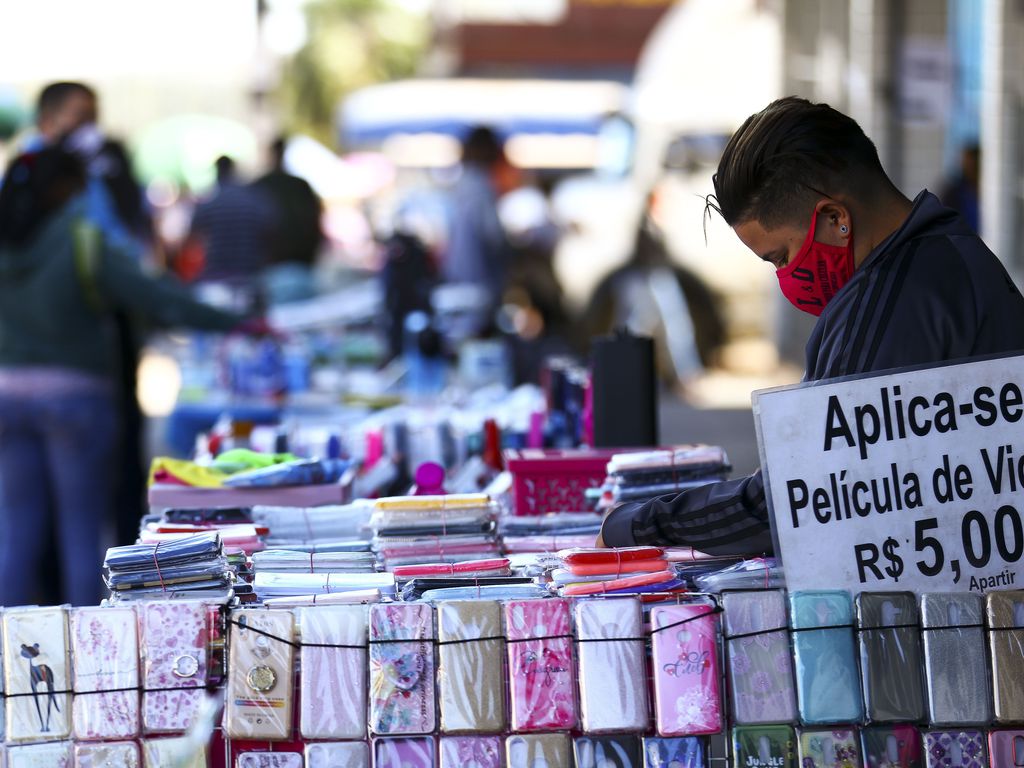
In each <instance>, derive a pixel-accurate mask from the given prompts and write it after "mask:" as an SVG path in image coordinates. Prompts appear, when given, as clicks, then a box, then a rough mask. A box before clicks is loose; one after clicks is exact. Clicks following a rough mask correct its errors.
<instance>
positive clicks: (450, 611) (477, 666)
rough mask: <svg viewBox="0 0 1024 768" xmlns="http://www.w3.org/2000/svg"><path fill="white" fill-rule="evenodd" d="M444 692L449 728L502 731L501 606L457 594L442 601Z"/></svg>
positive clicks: (441, 689)
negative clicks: (447, 600) (448, 600)
mask: <svg viewBox="0 0 1024 768" xmlns="http://www.w3.org/2000/svg"><path fill="white" fill-rule="evenodd" d="M437 634H438V638H439V640H440V646H439V649H438V655H439V668H438V673H437V685H438V698H439V699H440V707H441V730H442V731H443V732H445V733H499V732H500V731H502V730H503V729H504V728H505V670H504V667H503V664H502V656H503V655H504V650H505V648H504V642H503V640H504V638H503V637H502V634H501V606H500V605H499V604H498V603H497V602H494V601H493V600H455V601H451V602H442V603H439V604H438V606H437Z"/></svg>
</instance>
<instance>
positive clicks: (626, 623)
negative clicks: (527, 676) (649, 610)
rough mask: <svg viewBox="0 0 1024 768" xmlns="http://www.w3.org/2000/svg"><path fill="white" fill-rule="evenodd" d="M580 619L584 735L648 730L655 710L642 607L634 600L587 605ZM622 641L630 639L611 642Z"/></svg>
mask: <svg viewBox="0 0 1024 768" xmlns="http://www.w3.org/2000/svg"><path fill="white" fill-rule="evenodd" d="M575 615H576V634H577V637H578V638H579V640H580V642H579V646H578V648H579V651H578V652H579V662H580V714H581V716H582V720H583V730H584V731H586V732H587V733H607V732H609V731H645V730H647V724H648V722H649V721H650V711H649V709H648V706H647V668H646V664H645V663H644V657H645V655H646V653H645V644H644V641H643V639H642V632H643V616H642V615H641V610H640V602H639V601H638V600H635V599H633V598H625V599H608V600H581V601H579V602H577V603H576V606H575ZM618 637H621V638H630V639H625V640H622V641H621V642H608V641H609V640H611V639H613V638H618ZM637 638H640V639H637ZM588 641H591V642H588ZM593 641H597V642H593Z"/></svg>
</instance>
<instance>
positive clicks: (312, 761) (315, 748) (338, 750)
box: [306, 741, 370, 768]
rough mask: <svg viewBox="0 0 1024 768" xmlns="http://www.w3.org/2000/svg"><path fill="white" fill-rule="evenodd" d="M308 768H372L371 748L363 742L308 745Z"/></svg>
mask: <svg viewBox="0 0 1024 768" xmlns="http://www.w3.org/2000/svg"><path fill="white" fill-rule="evenodd" d="M306 768H370V747H369V745H367V744H366V743H365V742H362V741H348V742H344V741H339V742H337V743H334V744H330V743H327V742H320V743H319V744H307V745H306Z"/></svg>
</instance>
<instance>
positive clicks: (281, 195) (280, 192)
mask: <svg viewBox="0 0 1024 768" xmlns="http://www.w3.org/2000/svg"><path fill="white" fill-rule="evenodd" d="M286 147H287V142H286V140H285V138H284V137H283V136H282V137H279V138H278V139H276V140H275V141H274V143H273V144H271V146H270V162H271V166H270V170H269V171H268V172H267V173H265V174H264V175H263V176H261V177H260V178H258V179H257V180H256V181H255V182H254V184H255V186H256V188H257V189H259V190H261V191H263V192H264V193H266V196H267V198H268V199H269V200H270V202H271V204H272V205H273V206H274V209H275V211H276V213H277V217H276V219H277V231H276V232H275V234H274V238H273V240H272V241H271V247H270V263H271V264H302V265H304V266H306V267H312V266H314V265H315V264H316V257H317V254H318V252H319V250H320V244H321V243H322V242H323V239H324V236H323V230H322V229H321V228H320V215H321V213H322V212H323V204H322V203H321V201H320V197H319V195H317V193H316V192H314V191H313V188H312V187H311V186H309V182H307V181H306V180H305V179H301V178H299V177H298V176H293V175H292V174H290V173H288V171H286V170H285V167H284V153H285V148H286Z"/></svg>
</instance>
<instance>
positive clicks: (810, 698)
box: [789, 591, 864, 725]
mask: <svg viewBox="0 0 1024 768" xmlns="http://www.w3.org/2000/svg"><path fill="white" fill-rule="evenodd" d="M789 604H790V618H791V621H792V626H793V630H794V632H793V659H794V661H795V662H796V663H795V671H796V693H797V704H798V707H799V710H800V719H801V720H802V721H803V722H805V723H809V724H813V725H818V724H824V723H855V722H859V721H860V720H861V718H863V716H864V704H863V702H862V700H861V692H860V673H859V672H858V670H857V645H856V641H855V640H854V633H853V600H851V599H850V595H849V593H847V592H841V591H806V592H793V593H791V594H790V596H789ZM818 627H820V629H817V628H818Z"/></svg>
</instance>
